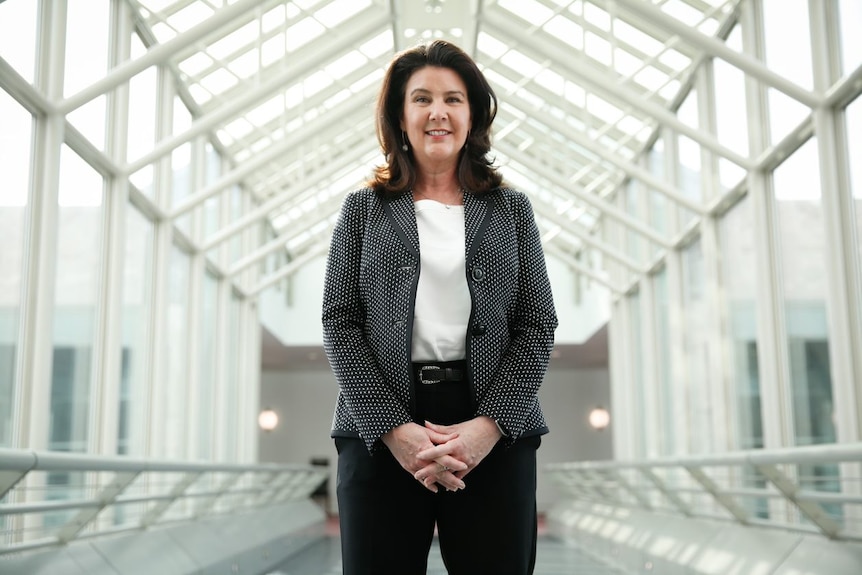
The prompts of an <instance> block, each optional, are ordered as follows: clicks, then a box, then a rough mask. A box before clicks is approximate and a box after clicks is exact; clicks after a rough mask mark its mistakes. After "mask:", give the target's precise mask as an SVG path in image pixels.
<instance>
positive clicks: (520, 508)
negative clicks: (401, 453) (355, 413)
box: [335, 382, 541, 575]
mask: <svg viewBox="0 0 862 575" xmlns="http://www.w3.org/2000/svg"><path fill="white" fill-rule="evenodd" d="M470 411H471V409H470V398H469V391H468V389H467V384H466V382H443V383H438V384H434V385H421V384H418V386H417V413H416V414H415V415H416V417H415V421H416V422H418V423H420V424H421V423H422V422H423V421H424V420H426V419H427V420H428V421H432V422H434V423H441V424H451V423H457V422H459V421H464V420H466V419H470V418H471V417H472V415H471V413H470ZM540 443H541V438H540V437H538V436H534V437H528V438H523V439H521V440H519V441H517V442H515V444H514V445H513V446H511V447H506V446H505V445H504V444H503V443H502V442H501V443H499V444H498V445H497V446H496V447H495V448H494V449H493V450H492V451H491V453H489V454H488V456H487V457H486V458H485V459H484V460H483V461H482V462H481V463H480V464H479V465H478V466H477V467H476V468H475V469H474V470H473V471H471V472H470V473H469V474H468V475H467V477H466V478H465V479H464V483H465V484H466V486H467V487H466V488H465V489H462V490H460V491H457V492H454V493H452V492H448V491H446V490H445V489H442V488H441V489H439V491H438V493H436V494H435V493H432V492H430V491H428V490H427V489H425V487H423V486H422V485H421V484H420V483H419V482H418V481H416V480H415V479H413V476H412V475H410V473H408V472H407V471H405V470H404V469H403V468H402V467H401V466H400V465H399V464H398V461H397V460H396V459H395V458H394V457H393V456H392V454H391V453H390V452H389V451H388V450H381V451H378V452H376V453H375V454H374V455H373V456H372V455H370V454H369V453H368V450H367V449H366V448H365V444H364V443H363V442H362V441H361V440H359V439H353V438H336V440H335V445H336V447H337V449H338V476H337V495H338V510H339V520H340V524H341V552H342V564H343V569H344V570H343V573H344V575H388V574H391V575H424V574H425V572H426V570H427V563H428V551H429V549H430V547H431V542H432V539H433V536H434V528H435V525H436V527H437V532H438V536H439V541H440V550H441V553H442V556H443V562H444V563H445V565H446V569H447V571H448V572H449V574H450V575H483V574H487V575H530V574H532V573H533V569H534V566H535V562H536V528H537V525H536V450H537V448H538V447H539V445H540Z"/></svg>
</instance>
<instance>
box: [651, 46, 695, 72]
mask: <svg viewBox="0 0 862 575" xmlns="http://www.w3.org/2000/svg"><path fill="white" fill-rule="evenodd" d="M658 61H659V62H661V63H662V64H664V65H665V66H667V67H669V68H672V69H674V70H685V69H686V68H688V67H689V66H691V58H689V57H688V56H686V55H685V54H683V53H682V52H679V51H677V50H674V49H672V48H671V49H668V50H665V51H664V52H662V54H661V56H659V57H658Z"/></svg>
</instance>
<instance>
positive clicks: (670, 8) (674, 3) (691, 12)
mask: <svg viewBox="0 0 862 575" xmlns="http://www.w3.org/2000/svg"><path fill="white" fill-rule="evenodd" d="M661 9H662V10H663V11H664V12H666V13H667V14H669V15H671V16H673V17H674V18H676V19H677V20H679V21H680V22H683V23H685V24H688V25H689V26H696V25H697V24H699V23H700V21H701V20H703V12H701V11H700V10H697V9H695V8H694V7H693V6H691V5H689V4H686V3H685V2H682V1H681V0H667V2H665V3H664V4H663V5H662V7H661Z"/></svg>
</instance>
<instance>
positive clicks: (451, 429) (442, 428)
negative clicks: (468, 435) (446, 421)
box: [425, 421, 458, 433]
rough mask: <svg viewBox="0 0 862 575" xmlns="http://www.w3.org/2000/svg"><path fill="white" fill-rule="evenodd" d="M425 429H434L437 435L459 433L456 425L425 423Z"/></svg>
mask: <svg viewBox="0 0 862 575" xmlns="http://www.w3.org/2000/svg"><path fill="white" fill-rule="evenodd" d="M425 427H427V428H428V429H433V430H434V431H436V432H437V433H457V432H458V430H457V428H456V427H455V426H454V425H440V424H439V423H432V422H430V421H426V422H425Z"/></svg>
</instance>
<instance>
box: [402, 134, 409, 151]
mask: <svg viewBox="0 0 862 575" xmlns="http://www.w3.org/2000/svg"><path fill="white" fill-rule="evenodd" d="M401 142H403V143H402V144H401V149H402V150H404V151H405V152H406V151H407V150H409V149H410V146H408V145H407V134H406V133H405V132H404V130H401Z"/></svg>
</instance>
